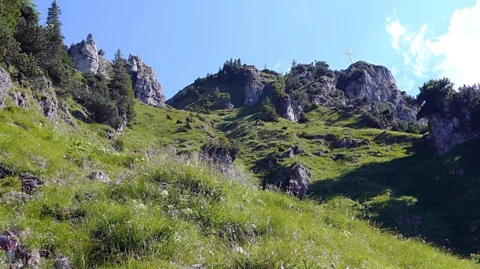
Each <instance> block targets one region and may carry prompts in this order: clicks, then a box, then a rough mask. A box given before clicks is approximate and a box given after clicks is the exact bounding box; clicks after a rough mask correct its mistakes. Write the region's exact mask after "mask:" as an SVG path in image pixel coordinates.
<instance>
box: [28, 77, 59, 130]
mask: <svg viewBox="0 0 480 269" xmlns="http://www.w3.org/2000/svg"><path fill="white" fill-rule="evenodd" d="M34 87H35V93H36V94H35V99H36V100H37V103H38V105H39V106H40V109H41V110H42V112H43V114H44V116H45V117H47V118H48V119H49V120H51V121H53V122H54V121H56V120H57V117H58V101H57V98H56V94H55V92H54V90H53V88H52V83H51V82H50V80H48V79H47V78H46V77H41V78H38V79H37V80H36V81H35V82H34Z"/></svg>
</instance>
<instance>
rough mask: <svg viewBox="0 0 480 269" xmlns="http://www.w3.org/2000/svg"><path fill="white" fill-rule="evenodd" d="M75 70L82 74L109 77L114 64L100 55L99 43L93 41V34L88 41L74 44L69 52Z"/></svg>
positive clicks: (88, 37)
mask: <svg viewBox="0 0 480 269" xmlns="http://www.w3.org/2000/svg"><path fill="white" fill-rule="evenodd" d="M68 53H69V54H70V57H71V58H72V61H73V63H74V64H75V69H77V70H79V71H80V72H82V73H87V72H92V73H95V74H102V75H104V76H105V77H107V78H108V77H109V74H110V70H111V65H112V63H111V62H110V61H108V60H107V59H105V58H103V56H100V55H99V54H98V50H97V43H96V42H95V40H93V36H92V34H89V35H88V36H87V40H86V41H85V40H82V42H80V43H77V44H75V43H74V44H72V45H71V46H70V49H69V50H68Z"/></svg>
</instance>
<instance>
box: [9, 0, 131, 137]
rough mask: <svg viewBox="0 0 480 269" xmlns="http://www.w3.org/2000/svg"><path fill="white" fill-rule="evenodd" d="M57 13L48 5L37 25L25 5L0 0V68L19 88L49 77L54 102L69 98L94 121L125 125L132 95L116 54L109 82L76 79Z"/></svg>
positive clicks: (123, 63)
mask: <svg viewBox="0 0 480 269" xmlns="http://www.w3.org/2000/svg"><path fill="white" fill-rule="evenodd" d="M61 14H62V11H61V9H60V7H59V6H58V4H57V2H56V1H55V0H54V1H53V2H52V4H51V6H50V8H49V9H48V15H47V20H46V23H45V24H44V25H40V15H39V13H38V11H37V10H36V9H35V5H34V4H33V3H32V1H31V0H0V63H2V64H3V65H4V66H6V67H7V68H8V69H9V71H10V74H11V75H12V76H13V77H14V78H15V79H16V80H17V81H18V82H19V83H20V84H22V85H24V86H26V85H30V84H31V83H32V82H35V81H36V80H37V79H38V78H41V77H48V78H50V79H51V81H52V83H53V85H54V86H55V90H56V92H57V94H58V96H59V97H61V98H68V97H70V96H72V97H74V98H75V99H76V100H77V101H79V102H80V103H82V104H83V105H85V107H86V108H87V109H88V111H89V113H90V114H91V115H90V116H91V118H92V119H94V120H95V121H97V122H100V123H106V124H109V125H111V126H112V127H115V128H119V127H122V126H124V125H125V124H127V123H128V122H131V121H132V120H133V118H134V116H135V113H134V110H133V98H134V92H133V89H132V81H131V79H130V76H129V74H128V73H127V61H126V60H125V59H124V58H123V57H122V54H121V52H120V51H118V52H117V54H116V55H115V60H114V63H113V68H112V72H111V74H110V75H109V76H110V79H108V80H107V78H105V77H103V76H101V75H95V74H84V75H82V76H81V77H79V75H78V71H76V70H75V69H74V64H73V62H72V60H71V58H70V56H69V55H68V48H67V46H66V45H65V43H64V36H63V34H62V23H61V20H60V16H61Z"/></svg>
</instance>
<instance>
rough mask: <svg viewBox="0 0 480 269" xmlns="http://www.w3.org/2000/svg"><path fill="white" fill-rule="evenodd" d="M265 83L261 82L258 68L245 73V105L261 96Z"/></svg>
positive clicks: (253, 102)
mask: <svg viewBox="0 0 480 269" xmlns="http://www.w3.org/2000/svg"><path fill="white" fill-rule="evenodd" d="M264 89H265V85H264V84H263V83H262V80H261V77H260V72H259V71H258V70H256V69H255V70H249V71H248V74H247V84H246V85H245V105H247V106H250V105H253V104H255V103H256V102H258V99H259V98H260V96H262V94H263V92H264Z"/></svg>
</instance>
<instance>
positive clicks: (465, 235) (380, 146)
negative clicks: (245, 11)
mask: <svg viewBox="0 0 480 269" xmlns="http://www.w3.org/2000/svg"><path fill="white" fill-rule="evenodd" d="M220 114H225V112H221V113H220ZM308 117H309V118H311V122H310V123H307V124H298V123H291V122H289V121H287V120H284V119H280V120H279V122H277V123H264V122H260V121H255V115H250V116H245V115H242V114H241V113H240V112H238V111H237V112H232V113H231V114H227V115H226V116H223V119H224V123H223V124H221V125H219V129H220V130H223V131H225V132H226V134H227V137H229V138H230V139H231V140H233V141H236V142H237V143H239V144H240V145H241V149H242V150H241V159H242V160H243V161H244V162H245V164H246V165H247V167H248V168H249V169H252V170H253V171H255V172H257V175H258V176H260V177H263V176H268V175H269V172H270V171H269V170H262V169H258V166H257V165H256V164H257V163H259V162H261V161H262V159H265V158H267V157H269V156H277V157H279V160H280V164H281V165H283V166H288V165H290V164H291V163H293V162H294V161H300V162H303V163H304V164H306V165H307V167H308V168H309V169H310V171H311V172H312V180H313V183H312V184H311V186H310V194H309V196H310V197H311V198H312V199H316V200H319V201H322V202H326V203H328V202H329V201H330V200H332V199H333V200H334V199H335V198H336V197H349V198H351V199H353V200H356V201H360V202H361V203H360V204H357V205H356V206H355V208H356V209H357V210H358V211H359V212H360V213H359V215H360V217H362V218H366V219H370V220H373V221H375V222H376V223H379V224H380V225H382V227H384V228H386V229H389V230H394V231H395V232H398V233H401V234H403V235H405V236H414V237H421V238H423V239H424V240H426V241H429V242H434V243H436V244H437V245H439V246H442V247H444V248H446V249H450V250H451V251H452V252H455V253H459V254H462V255H465V256H469V255H470V254H471V253H477V251H478V248H479V247H480V245H479V243H480V242H478V241H479V240H477V239H478V238H480V237H479V236H480V234H479V231H478V225H479V224H480V215H479V214H478V212H477V210H476V209H477V208H478V206H480V198H478V197H480V196H479V193H480V188H479V187H478V186H480V185H479V184H478V181H479V179H480V177H479V175H480V170H478V168H477V165H476V163H475V160H477V159H478V152H479V151H478V150H477V149H478V147H479V146H480V143H478V141H472V142H470V143H467V144H466V145H463V146H461V147H459V148H458V149H456V150H453V151H452V152H450V153H448V154H447V155H445V156H443V157H441V158H438V157H434V156H432V154H431V153H430V151H429V149H428V146H427V145H426V143H425V141H424V140H423V139H422V138H421V136H419V135H414V134H407V133H400V132H390V131H387V132H384V131H382V130H377V129H369V128H362V124H361V122H360V117H359V116H358V115H353V114H352V115H350V114H346V113H341V112H337V111H334V110H330V109H325V108H318V109H316V110H315V111H312V112H310V113H309V114H308ZM343 138H353V139H368V140H369V141H370V145H368V146H360V147H354V148H339V147H338V146H336V144H338V141H341V140H342V139H343ZM291 146H300V148H302V149H303V150H304V151H305V153H304V154H301V155H297V156H295V158H293V159H289V158H281V156H282V154H283V153H284V152H285V151H286V150H287V149H288V148H289V147H291ZM319 151H322V152H323V156H321V157H319V156H317V155H316V154H315V153H318V152H319ZM338 155H343V157H344V159H342V160H334V158H332V157H335V156H338ZM455 171H457V174H455Z"/></svg>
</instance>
